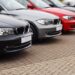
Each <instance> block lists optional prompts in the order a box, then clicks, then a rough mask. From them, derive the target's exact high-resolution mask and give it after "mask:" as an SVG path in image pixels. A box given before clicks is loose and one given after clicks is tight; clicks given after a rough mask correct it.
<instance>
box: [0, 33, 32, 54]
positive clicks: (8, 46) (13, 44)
mask: <svg viewBox="0 0 75 75" xmlns="http://www.w3.org/2000/svg"><path fill="white" fill-rule="evenodd" d="M31 36H32V34H31V33H28V34H24V35H19V36H15V35H13V36H6V37H0V52H4V53H10V52H17V51H20V50H22V49H24V48H28V47H30V46H31V40H32V39H31ZM22 38H24V39H23V40H22ZM27 38H28V39H27ZM25 39H26V40H25Z"/></svg>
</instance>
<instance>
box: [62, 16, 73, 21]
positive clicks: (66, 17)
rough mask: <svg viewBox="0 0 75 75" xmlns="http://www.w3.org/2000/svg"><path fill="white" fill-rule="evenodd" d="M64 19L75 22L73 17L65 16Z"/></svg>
mask: <svg viewBox="0 0 75 75" xmlns="http://www.w3.org/2000/svg"><path fill="white" fill-rule="evenodd" d="M63 18H64V19H67V20H73V19H74V17H73V16H64V17H63Z"/></svg>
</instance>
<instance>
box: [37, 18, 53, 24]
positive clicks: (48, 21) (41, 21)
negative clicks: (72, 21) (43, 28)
mask: <svg viewBox="0 0 75 75" xmlns="http://www.w3.org/2000/svg"><path fill="white" fill-rule="evenodd" d="M53 21H54V20H48V19H44V20H37V22H38V23H39V24H42V25H50V24H52V22H53Z"/></svg>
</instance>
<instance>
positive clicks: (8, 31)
mask: <svg viewBox="0 0 75 75" xmlns="http://www.w3.org/2000/svg"><path fill="white" fill-rule="evenodd" d="M12 34H14V29H13V28H0V36H1V35H12Z"/></svg>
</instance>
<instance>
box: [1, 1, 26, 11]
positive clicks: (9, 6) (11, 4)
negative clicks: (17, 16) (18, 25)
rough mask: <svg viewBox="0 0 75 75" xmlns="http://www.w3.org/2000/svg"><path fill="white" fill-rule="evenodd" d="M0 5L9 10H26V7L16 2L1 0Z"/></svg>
mask: <svg viewBox="0 0 75 75" xmlns="http://www.w3.org/2000/svg"><path fill="white" fill-rule="evenodd" d="M0 3H1V4H2V5H3V6H4V7H5V8H6V9H7V10H17V9H25V7H24V6H22V5H21V4H20V3H18V2H17V1H16V0H0Z"/></svg>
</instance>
